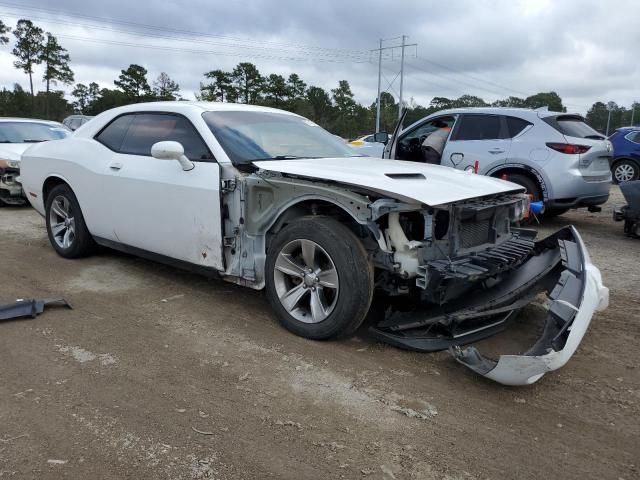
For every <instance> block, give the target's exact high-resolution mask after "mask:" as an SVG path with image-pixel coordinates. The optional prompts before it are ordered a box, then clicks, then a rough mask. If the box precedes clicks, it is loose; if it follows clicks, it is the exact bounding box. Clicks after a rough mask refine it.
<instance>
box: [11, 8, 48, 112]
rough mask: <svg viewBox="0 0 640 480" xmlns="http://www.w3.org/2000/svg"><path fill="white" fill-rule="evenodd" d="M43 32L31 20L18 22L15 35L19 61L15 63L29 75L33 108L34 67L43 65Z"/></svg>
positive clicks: (14, 49) (14, 53) (15, 53)
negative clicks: (41, 54)
mask: <svg viewBox="0 0 640 480" xmlns="http://www.w3.org/2000/svg"><path fill="white" fill-rule="evenodd" d="M42 33H43V30H42V29H41V28H40V27H36V26H35V25H34V24H33V23H32V22H31V20H25V19H21V20H18V23H17V24H16V28H15V30H14V31H13V35H14V36H15V37H16V46H15V47H14V48H13V51H12V52H11V53H13V55H15V56H16V57H17V58H18V59H17V60H16V61H15V62H13V64H14V65H15V67H16V68H19V69H21V70H22V71H23V72H24V73H26V74H28V75H29V87H30V89H31V101H32V102H31V105H32V107H33V101H34V96H33V67H34V65H39V64H40V63H42V59H41V57H40V53H41V52H42V49H43V48H44V45H43V43H44V36H43V35H42Z"/></svg>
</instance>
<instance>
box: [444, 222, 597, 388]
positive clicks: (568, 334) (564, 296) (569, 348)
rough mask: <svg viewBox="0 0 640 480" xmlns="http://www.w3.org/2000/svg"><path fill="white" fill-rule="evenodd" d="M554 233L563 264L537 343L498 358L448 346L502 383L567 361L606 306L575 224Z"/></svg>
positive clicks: (523, 381) (528, 380) (524, 381)
mask: <svg viewBox="0 0 640 480" xmlns="http://www.w3.org/2000/svg"><path fill="white" fill-rule="evenodd" d="M552 237H558V238H559V239H560V238H562V240H558V242H559V244H560V245H561V249H562V267H563V270H562V271H561V273H560V276H559V279H558V281H557V283H556V285H555V287H554V288H553V290H552V291H551V292H550V293H549V299H550V307H549V311H548V314H547V318H546V323H545V328H544V332H543V334H542V336H541V337H540V338H539V339H538V341H537V342H536V344H535V345H534V346H533V347H532V348H531V349H530V350H529V351H528V352H526V353H524V354H522V355H502V356H500V357H499V358H498V359H497V360H494V359H491V358H487V357H485V356H483V355H482V354H481V353H480V352H479V351H478V349H476V348H475V347H468V348H466V349H462V348H460V347H452V348H450V350H449V351H450V353H451V354H452V355H453V356H454V357H455V359H456V360H457V361H458V362H460V363H462V364H463V365H465V366H467V367H469V368H470V369H472V370H473V371H475V372H477V373H479V374H480V375H482V376H484V377H486V378H490V379H491V380H494V381H496V382H499V383H502V384H504V385H529V384H532V383H534V382H536V381H537V380H539V379H540V378H541V377H542V376H543V375H544V374H545V373H547V372H550V371H553V370H557V369H558V368H560V367H562V366H563V365H565V364H566V363H567V362H568V361H569V359H570V358H571V356H572V355H573V354H574V352H575V351H576V349H577V348H578V345H579V344H580V342H581V341H582V338H583V337H584V334H585V332H586V331H587V328H588V327H589V324H590V323H591V317H592V316H593V314H594V312H596V311H599V310H604V309H605V308H606V307H607V306H608V303H609V289H608V288H606V287H605V286H603V285H602V277H601V275H600V271H599V270H598V268H597V267H596V266H595V265H593V264H592V263H591V259H590V258H589V254H588V252H587V250H586V248H585V246H584V243H583V241H582V238H581V237H580V234H579V233H578V232H577V230H576V229H575V228H574V227H567V228H565V229H563V230H561V231H559V232H558V233H556V234H555V235H553V236H552ZM552 237H549V239H551V238H552ZM549 239H545V241H547V240H549Z"/></svg>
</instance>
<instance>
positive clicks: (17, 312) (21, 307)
mask: <svg viewBox="0 0 640 480" xmlns="http://www.w3.org/2000/svg"><path fill="white" fill-rule="evenodd" d="M50 306H59V307H67V308H69V309H70V308H72V307H71V305H70V304H69V302H67V301H66V300H65V299H64V298H52V299H46V300H35V299H29V300H18V301H17V302H15V303H10V304H7V305H0V320H12V319H16V318H36V316H38V315H40V314H41V313H42V312H43V311H44V309H45V307H50Z"/></svg>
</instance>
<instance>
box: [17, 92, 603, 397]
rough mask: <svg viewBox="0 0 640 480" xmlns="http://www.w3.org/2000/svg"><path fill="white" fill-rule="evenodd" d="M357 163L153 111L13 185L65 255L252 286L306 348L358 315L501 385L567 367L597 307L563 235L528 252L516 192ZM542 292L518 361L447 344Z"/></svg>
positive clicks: (87, 138)
mask: <svg viewBox="0 0 640 480" xmlns="http://www.w3.org/2000/svg"><path fill="white" fill-rule="evenodd" d="M355 153H356V152H354V150H353V149H351V148H349V147H348V146H347V145H345V144H344V143H343V142H341V141H340V140H338V139H336V138H335V137H334V136H333V135H331V134H330V133H328V132H326V131H325V130H323V129H322V128H320V127H319V126H318V125H316V124H314V123H313V122H311V121H309V120H307V119H305V118H303V117H300V116H298V115H295V114H292V113H288V112H284V111H280V110H274V109H269V108H262V107H255V106H247V105H236V104H226V103H197V102H157V103H147V104H136V105H129V106H126V107H121V108H116V109H113V110H109V111H107V112H104V113H102V114H101V115H99V116H98V117H96V118H95V119H94V120H93V121H91V122H89V123H87V124H86V125H84V126H82V127H81V128H80V129H78V130H77V131H76V132H75V133H74V134H73V135H72V136H71V137H69V138H67V139H64V140H60V141H56V142H47V143H42V144H36V145H33V146H32V147H30V148H29V149H28V150H27V151H26V152H25V153H24V155H23V157H22V169H21V181H22V183H23V188H24V191H25V192H26V193H27V197H28V199H29V201H30V202H31V204H32V205H33V206H34V208H35V209H36V210H37V211H38V212H40V213H41V214H42V215H43V216H44V218H45V221H46V226H47V231H48V234H49V240H50V241H51V245H52V246H53V248H54V249H55V250H56V251H57V252H58V253H59V254H60V255H61V256H63V257H65V258H77V257H81V256H84V255H87V254H90V253H91V252H92V251H93V250H94V247H95V246H96V244H98V245H102V246H106V247H110V248H114V249H118V250H122V251H125V252H129V253H133V254H136V255H140V256H143V257H147V258H151V259H155V260H158V261H161V262H166V263H169V264H172V265H176V266H180V267H184V268H188V269H191V270H195V271H198V272H201V273H203V274H206V275H211V276H217V277H221V278H222V279H223V280H226V281H229V282H233V283H237V284H240V285H245V286H248V287H251V288H254V289H264V290H265V291H266V295H267V297H268V299H269V302H270V304H271V305H272V307H273V310H274V312H275V314H276V316H277V317H278V319H279V320H280V322H281V323H282V325H284V327H286V328H287V329H289V330H290V331H292V332H294V333H296V334H298V335H302V336H304V337H307V338H311V339H329V338H334V337H338V336H346V335H349V334H352V333H353V332H354V331H355V330H356V329H357V328H358V327H359V326H360V325H361V324H362V323H363V321H364V320H365V317H367V316H368V322H370V323H371V325H370V332H371V333H372V335H374V336H375V337H376V338H378V339H380V340H382V341H386V342H388V343H390V344H393V345H396V346H398V347H401V348H407V349H413V350H418V351H435V350H443V349H449V351H450V352H451V354H452V355H453V356H454V358H456V359H457V360H458V361H459V362H461V363H462V364H464V365H466V366H467V367H469V368H471V369H472V370H474V371H476V372H478V373H479V374H481V375H483V376H485V377H487V378H491V379H493V380H496V381H498V382H501V383H504V384H508V385H525V384H530V383H533V382H535V381H536V380H538V379H539V378H540V377H542V375H544V374H545V373H546V372H548V371H550V370H555V369H557V368H559V367H561V366H562V365H564V364H565V363H566V362H567V361H568V359H569V358H570V357H571V355H572V354H573V352H574V351H575V350H576V348H577V346H578V344H579V343H580V341H581V340H582V337H583V336H584V334H585V332H586V330H587V328H588V326H589V323H590V321H591V317H592V316H593V314H594V312H595V311H596V310H598V309H603V308H605V307H606V306H607V302H608V290H607V288H606V287H604V286H603V285H602V281H601V277H600V272H599V271H598V269H597V268H596V267H595V266H594V265H593V264H592V263H591V261H590V259H589V255H588V253H587V251H586V249H585V246H584V244H583V242H582V240H581V238H580V235H579V234H578V232H577V231H576V230H575V229H574V228H573V227H566V228H564V229H562V230H559V231H558V232H556V233H555V234H554V235H552V236H550V237H547V238H545V239H542V240H539V241H536V239H535V232H532V231H529V230H522V229H518V228H514V227H513V225H514V224H515V223H516V222H518V221H520V220H521V219H522V218H523V216H524V215H526V213H527V211H528V198H527V196H526V195H524V194H523V193H522V189H521V188H520V187H519V186H518V185H515V184H512V183H509V182H505V181H502V180H498V179H494V178H489V177H484V176H478V175H473V174H470V173H467V172H462V171H457V170H454V169H450V168H447V167H441V166H434V165H425V164H419V163H412V162H403V161H397V160H382V159H375V158H363V157H359V156H357V155H356V156H354V154H355ZM544 295H546V296H547V300H546V301H544V302H542V303H544V304H545V305H546V306H547V308H548V312H547V315H546V318H545V320H544V321H545V323H544V328H543V329H542V330H543V333H542V336H541V337H540V339H539V340H538V341H537V342H536V344H535V345H533V346H532V347H531V348H530V349H529V350H528V351H526V352H523V353H522V354H521V355H502V356H500V357H498V358H495V359H494V358H489V357H486V356H483V355H482V354H480V352H479V351H478V350H477V349H476V348H475V347H473V346H471V347H467V348H461V345H466V344H470V343H473V342H475V341H477V340H479V339H481V338H484V337H487V336H489V335H492V334H495V333H497V332H498V331H501V330H503V329H505V328H507V327H508V325H509V322H510V321H511V320H512V319H513V318H514V317H515V315H516V314H517V313H518V312H519V311H520V310H521V309H522V308H523V307H524V306H526V305H527V304H528V303H530V302H532V301H540V298H539V297H540V296H544ZM372 304H373V305H374V306H375V308H373V307H372ZM370 311H371V314H370V315H368V314H369V313H370Z"/></svg>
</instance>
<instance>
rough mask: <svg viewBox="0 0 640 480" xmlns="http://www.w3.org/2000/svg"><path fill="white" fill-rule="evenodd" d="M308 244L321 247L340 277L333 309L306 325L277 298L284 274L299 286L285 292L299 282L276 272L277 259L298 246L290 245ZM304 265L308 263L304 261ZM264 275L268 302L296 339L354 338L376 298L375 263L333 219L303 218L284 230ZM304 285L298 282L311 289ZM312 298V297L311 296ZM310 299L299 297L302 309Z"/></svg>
mask: <svg viewBox="0 0 640 480" xmlns="http://www.w3.org/2000/svg"><path fill="white" fill-rule="evenodd" d="M309 240H310V241H311V242H313V243H315V244H316V246H319V247H320V251H321V254H320V255H322V256H325V257H328V258H329V260H330V261H331V262H332V263H333V265H334V266H335V271H336V272H337V278H338V282H337V285H338V288H337V290H336V293H335V296H334V297H333V300H334V304H333V306H332V310H331V312H330V313H329V314H328V316H326V318H324V319H323V320H321V321H319V322H318V323H306V322H303V321H301V320H299V319H297V318H295V317H294V316H293V314H292V313H290V312H289V311H288V310H287V309H286V308H285V307H284V306H283V303H282V302H281V300H280V296H279V294H278V291H279V290H278V289H280V292H282V288H283V284H282V282H283V280H282V278H283V276H284V277H286V278H287V280H286V281H291V280H293V281H294V283H292V285H293V286H294V287H291V286H288V287H286V289H289V288H295V285H296V283H295V282H296V280H298V279H297V277H295V276H286V275H282V274H281V273H280V272H281V271H280V270H276V261H277V260H278V257H279V256H280V254H281V253H283V252H284V251H286V249H287V248H293V247H290V246H291V245H296V242H305V241H309ZM292 258H293V257H292ZM299 260H302V259H299ZM301 263H302V264H305V265H306V263H305V262H301ZM305 271H306V270H305ZM265 277H266V294H267V298H268V300H269V303H270V304H271V307H272V308H273V310H274V312H275V313H276V316H277V317H278V320H279V321H280V323H281V324H282V325H283V326H284V327H285V328H286V329H287V330H289V331H291V332H293V333H295V334H296V335H299V336H301V337H305V338H309V339H313V340H326V339H330V338H336V337H346V336H349V335H351V334H353V333H354V332H355V331H356V330H357V329H358V327H359V326H360V325H361V324H362V322H363V320H364V318H365V316H366V315H367V312H368V311H369V307H370V305H371V300H372V297H373V290H374V287H373V265H372V263H371V261H370V260H369V258H368V255H367V252H366V250H365V249H364V247H363V245H362V243H361V242H360V240H359V239H358V237H357V236H356V235H355V234H354V233H353V232H352V231H351V230H349V228H347V227H346V226H345V225H343V224H341V223H340V222H338V221H337V220H334V219H332V218H328V217H302V218H300V219H298V220H295V221H294V222H292V223H290V224H289V225H287V226H286V227H285V228H283V229H282V230H280V231H279V232H278V233H277V234H276V235H275V236H274V238H273V239H272V240H271V242H270V243H269V247H268V251H267V260H266V265H265ZM276 277H279V278H276ZM305 281H306V280H299V281H298V283H297V284H298V285H299V286H303V287H304V288H305V289H306V288H307V287H306V286H305V285H304V283H305ZM316 281H317V280H316ZM309 288H311V287H309ZM314 291H315V290H314ZM304 295H306V294H304ZM308 295H309V297H308V298H309V299H311V295H313V294H312V293H311V292H309V293H308ZM306 299H307V297H306V296H303V297H301V298H300V302H299V303H300V305H302V307H300V308H301V309H304V302H305V301H306ZM293 313H294V314H295V313H296V312H293ZM298 315H300V313H298ZM314 319H315V317H314ZM310 320H311V318H310V317H308V321H310Z"/></svg>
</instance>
